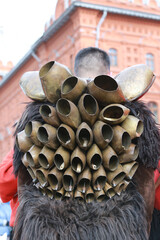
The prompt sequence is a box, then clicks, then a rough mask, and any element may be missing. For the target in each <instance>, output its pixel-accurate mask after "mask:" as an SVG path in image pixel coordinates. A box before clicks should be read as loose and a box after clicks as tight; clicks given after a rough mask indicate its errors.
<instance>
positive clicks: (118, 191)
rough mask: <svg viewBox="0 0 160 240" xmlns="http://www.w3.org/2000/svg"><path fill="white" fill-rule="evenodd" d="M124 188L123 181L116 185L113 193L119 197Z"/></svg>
mask: <svg viewBox="0 0 160 240" xmlns="http://www.w3.org/2000/svg"><path fill="white" fill-rule="evenodd" d="M124 187H125V183H124V181H122V182H120V183H119V184H117V186H116V187H114V191H115V192H116V193H117V195H120V194H121V192H122V191H123V190H124Z"/></svg>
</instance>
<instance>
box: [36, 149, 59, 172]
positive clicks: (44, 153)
mask: <svg viewBox="0 0 160 240" xmlns="http://www.w3.org/2000/svg"><path fill="white" fill-rule="evenodd" d="M54 153H55V152H54V151H53V150H51V149H50V148H48V147H46V146H44V147H43V148H42V150H41V152H40V153H39V156H38V162H39V164H40V165H41V167H43V168H45V169H48V168H50V167H52V166H53V165H54Z"/></svg>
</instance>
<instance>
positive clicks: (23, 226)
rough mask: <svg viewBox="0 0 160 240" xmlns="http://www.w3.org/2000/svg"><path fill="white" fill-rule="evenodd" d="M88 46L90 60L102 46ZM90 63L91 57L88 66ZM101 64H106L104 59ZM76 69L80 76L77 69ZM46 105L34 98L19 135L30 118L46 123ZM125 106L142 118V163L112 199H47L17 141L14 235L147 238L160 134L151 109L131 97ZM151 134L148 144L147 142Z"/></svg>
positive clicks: (17, 130)
mask: <svg viewBox="0 0 160 240" xmlns="http://www.w3.org/2000/svg"><path fill="white" fill-rule="evenodd" d="M88 50H89V51H90V50H91V51H92V54H91V55H90V56H91V59H92V58H94V50H95V52H96V51H98V49H94V48H89V49H88ZM85 52H87V51H86V50H85ZM81 53H82V52H81ZM95 58H97V56H96V57H95ZM79 59H80V58H79ZM102 59H103V58H102ZM102 59H101V60H102ZM75 62H76V64H77V66H78V65H80V64H81V60H80V62H79V63H78V60H77V59H76V61H75ZM90 62H91V60H90V59H88V60H87V63H88V65H89V66H90ZM95 62H96V61H95ZM87 63H86V64H87ZM98 63H99V64H101V65H102V69H104V59H103V61H100V60H99V61H98ZM85 66H86V65H85ZM96 66H97V64H96V65H95V66H94V65H93V66H92V68H91V72H87V74H88V75H87V74H86V75H85V77H86V78H87V79H88V78H94V77H96V76H97V75H102V74H108V70H107V71H106V73H105V72H104V71H103V70H101V69H100V68H99V72H97V71H96V73H95V75H93V73H94V68H95V69H97V68H96ZM86 67H87V66H86ZM75 69H76V68H75ZM75 74H76V75H78V73H77V72H75ZM78 76H79V77H84V75H78ZM45 103H46V102H45ZM47 103H48V104H50V105H52V106H54V104H51V103H49V102H47ZM42 104H43V103H40V102H36V101H35V102H32V103H30V104H28V105H27V107H26V110H25V112H24V113H23V114H22V117H21V120H20V122H19V124H18V126H17V129H16V133H15V134H17V133H19V132H21V131H22V130H23V129H24V128H25V126H26V124H27V123H28V122H29V121H33V120H36V121H39V122H41V123H44V120H43V119H42V117H41V115H40V113H39V107H40V106H41V105H42ZM124 105H125V106H127V107H128V108H129V109H130V111H131V113H132V114H133V115H134V116H137V117H138V118H140V119H142V120H143V123H144V131H143V134H142V136H141V137H140V138H139V139H138V145H139V149H140V152H139V156H138V160H137V161H138V162H139V168H138V170H137V172H136V174H135V176H134V179H133V181H131V183H130V184H129V185H128V187H127V189H126V191H124V192H122V193H121V195H120V196H119V195H115V196H114V197H112V198H111V199H109V200H104V201H102V202H96V201H94V202H91V203H89V204H88V203H85V202H79V201H76V200H74V199H72V198H70V199H69V200H68V201H63V200H62V201H57V200H55V199H49V198H47V197H46V196H43V195H42V194H41V192H40V191H39V190H37V189H36V188H35V187H34V186H33V184H32V179H31V177H30V175H29V174H28V172H27V169H26V167H25V166H24V165H23V164H22V161H21V159H22V156H23V153H22V152H20V151H19V149H18V148H17V145H15V147H14V170H15V173H16V174H17V175H18V180H19V188H18V191H19V201H20V205H19V209H18V215H17V220H16V227H15V233H14V239H23V240H25V239H29V240H30V239H88V240H91V239H118V240H120V239H148V232H149V229H150V215H151V214H152V211H153V202H154V200H153V198H152V199H151V198H150V195H151V192H150V191H151V189H153V188H152V187H153V186H154V182H153V171H154V168H156V166H157V161H158V160H157V159H158V154H159V153H158V151H157V149H159V133H158V129H157V127H156V124H155V122H154V120H153V118H152V116H151V112H150V111H149V110H148V109H147V108H146V106H145V105H144V104H143V103H141V102H138V101H134V102H129V101H127V102H125V103H124ZM151 129H152V131H150V130H151ZM151 139H152V141H151V142H150V144H149V146H147V144H146V143H148V142H149V141H150V140H151ZM146 209H147V210H148V211H147V213H146ZM147 224H148V225H147Z"/></svg>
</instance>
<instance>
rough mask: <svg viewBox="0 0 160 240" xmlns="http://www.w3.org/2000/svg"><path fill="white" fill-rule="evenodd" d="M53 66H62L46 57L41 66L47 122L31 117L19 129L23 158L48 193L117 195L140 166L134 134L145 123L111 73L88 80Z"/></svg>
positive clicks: (87, 198)
mask: <svg viewBox="0 0 160 240" xmlns="http://www.w3.org/2000/svg"><path fill="white" fill-rule="evenodd" d="M57 66H58V68H59V67H62V66H61V65H60V64H58V63H56V62H52V63H48V64H46V65H44V66H43V67H42V68H41V70H40V72H39V75H40V79H41V82H42V86H43V90H44V93H45V94H44V96H43V101H44V104H42V105H41V107H40V109H39V112H40V115H41V116H42V118H43V120H44V122H45V123H44V124H41V123H40V122H37V121H30V122H28V123H27V124H26V126H25V129H24V130H23V131H22V132H19V133H18V134H17V136H16V143H17V146H18V148H19V150H20V151H22V152H23V153H24V155H23V158H22V162H23V164H24V165H25V166H26V168H27V170H28V172H29V174H30V176H31V177H32V179H33V183H34V185H35V186H36V187H37V188H38V189H39V190H40V191H41V192H42V193H43V194H46V195H48V196H49V197H50V198H56V199H61V198H62V199H65V198H69V197H73V198H77V199H79V200H84V201H86V202H91V201H93V200H97V201H102V200H103V199H105V198H111V197H112V196H114V195H115V194H118V195H120V193H121V192H122V191H124V190H125V189H126V187H127V186H128V184H129V182H130V180H131V179H132V177H133V175H134V174H135V172H136V170H137V168H138V163H137V162H136V159H137V157H138V154H139V150H138V146H136V145H135V143H133V142H135V141H133V139H135V138H137V137H140V135H141V134H142V132H143V123H142V121H141V120H139V119H138V118H136V117H135V116H133V115H131V114H130V109H128V108H126V107H125V106H124V105H123V102H124V101H125V98H124V95H123V93H122V91H121V89H120V88H119V86H118V84H117V82H116V81H115V80H114V79H113V78H111V77H110V76H107V75H101V76H97V77H96V78H95V79H94V80H93V81H90V82H89V83H87V81H86V80H85V79H80V78H77V77H75V76H73V75H71V73H70V72H69V71H68V69H67V68H64V67H63V69H61V71H59V70H58V72H60V73H61V74H57ZM64 72H65V74H64ZM53 83H54V84H53ZM45 99H47V100H48V101H50V102H51V103H54V104H46V103H45ZM54 106H55V107H54Z"/></svg>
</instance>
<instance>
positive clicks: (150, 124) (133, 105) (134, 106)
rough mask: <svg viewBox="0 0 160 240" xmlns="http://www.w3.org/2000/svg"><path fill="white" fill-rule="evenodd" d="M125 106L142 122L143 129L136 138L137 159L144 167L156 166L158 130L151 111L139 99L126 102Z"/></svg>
mask: <svg viewBox="0 0 160 240" xmlns="http://www.w3.org/2000/svg"><path fill="white" fill-rule="evenodd" d="M125 106H126V107H128V108H129V109H130V110H131V113H132V114H133V115H134V116H135V117H138V118H140V119H141V120H142V121H143V124H144V131H143V133H142V135H141V137H140V138H138V139H137V143H138V146H139V157H138V159H137V161H138V162H139V163H142V164H144V165H145V166H146V167H152V168H154V169H156V168H157V165H158V160H159V158H160V132H159V129H158V124H156V122H155V120H154V118H153V114H152V112H151V111H150V110H149V109H148V108H147V106H146V105H145V104H144V103H143V102H140V101H135V102H126V103H125Z"/></svg>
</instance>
